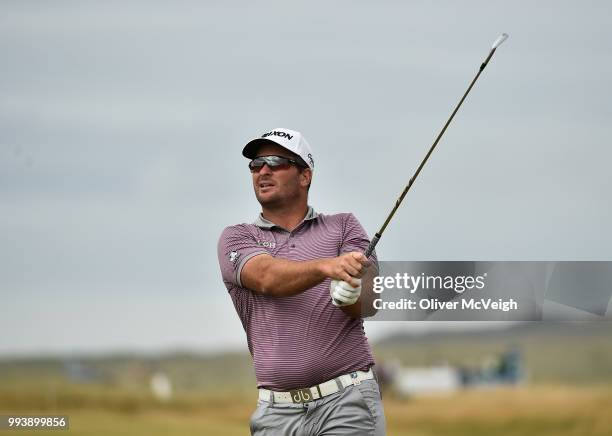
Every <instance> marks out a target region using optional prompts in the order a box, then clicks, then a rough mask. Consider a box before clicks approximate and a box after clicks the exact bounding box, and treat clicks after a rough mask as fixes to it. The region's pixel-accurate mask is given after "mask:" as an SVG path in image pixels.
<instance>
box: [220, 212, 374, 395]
mask: <svg viewBox="0 0 612 436" xmlns="http://www.w3.org/2000/svg"><path fill="white" fill-rule="evenodd" d="M368 244H369V239H368V236H367V234H366V233H365V231H364V230H363V228H362V227H361V224H359V221H357V219H356V218H355V217H354V216H353V215H352V214H350V213H341V214H336V215H323V214H317V213H316V212H315V211H314V210H313V209H312V208H311V207H309V208H308V213H307V215H306V217H305V218H304V220H303V221H302V222H301V223H300V224H299V225H298V226H297V227H296V228H295V229H294V230H293V231H292V232H289V231H287V230H285V229H283V228H281V227H279V226H276V225H275V224H274V223H272V222H270V221H267V220H266V219H264V218H263V217H262V216H261V215H260V216H259V217H258V219H257V220H256V221H255V223H253V224H238V225H235V226H230V227H226V228H225V229H224V230H223V232H222V233H221V237H220V238H219V245H218V256H219V264H220V266H221V275H222V277H223V282H224V283H225V286H226V287H227V290H228V292H229V294H230V296H231V298H232V301H233V302H234V306H235V308H236V312H237V313H238V316H239V317H240V321H241V322H242V326H243V327H244V330H245V331H246V335H247V342H248V346H249V351H250V352H251V355H252V357H253V365H254V367H255V376H256V377H257V387H260V388H267V389H272V390H276V391H287V390H291V389H295V388H303V387H308V386H314V385H316V384H319V383H322V382H324V381H327V380H330V379H333V378H334V377H337V376H339V375H341V374H346V373H349V372H352V371H358V370H367V369H368V368H369V367H370V366H372V365H373V364H374V358H373V356H372V350H371V349H370V345H369V344H368V341H367V338H366V336H365V332H364V330H363V321H362V320H361V319H353V318H350V317H349V316H348V315H346V314H345V313H344V312H343V311H342V310H341V309H339V308H337V307H335V306H334V305H332V303H331V298H330V295H329V283H330V279H326V280H324V281H323V282H322V283H320V284H318V285H317V286H314V287H312V288H310V289H307V290H306V291H304V292H302V293H300V294H297V295H292V296H290V297H282V298H279V297H270V296H265V295H261V294H257V293H255V292H252V291H250V290H249V289H246V288H244V287H243V286H242V283H241V281H240V272H241V270H242V267H243V266H244V264H245V263H246V262H247V261H248V260H249V259H250V258H252V257H253V256H257V255H258V254H262V253H267V254H270V255H272V256H274V257H278V258H283V259H289V260H296V261H304V260H312V259H319V258H326V257H336V256H339V255H340V254H342V253H347V252H349V251H361V252H364V251H365V250H366V248H367V246H368ZM370 260H371V261H373V262H375V266H377V264H376V255H375V254H373V255H372V256H371V258H370Z"/></svg>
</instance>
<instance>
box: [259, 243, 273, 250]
mask: <svg viewBox="0 0 612 436" xmlns="http://www.w3.org/2000/svg"><path fill="white" fill-rule="evenodd" d="M257 245H260V246H262V247H265V248H271V249H274V248H276V242H273V241H257Z"/></svg>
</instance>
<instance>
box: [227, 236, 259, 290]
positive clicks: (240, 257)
mask: <svg viewBox="0 0 612 436" xmlns="http://www.w3.org/2000/svg"><path fill="white" fill-rule="evenodd" d="M259 254H269V253H268V252H267V251H266V250H265V249H264V248H263V247H261V246H260V245H258V244H257V240H256V238H255V236H254V235H253V234H252V233H251V232H249V231H248V229H247V227H246V225H244V224H239V225H236V226H230V227H226V228H225V229H224V230H223V232H222V233H221V236H220V237H219V243H218V245H217V256H218V258H219V267H220V268H221V276H222V277H223V281H224V282H225V286H226V288H227V289H228V290H230V289H231V288H232V287H234V286H239V287H242V282H241V281H240V273H241V272H242V268H243V267H244V265H245V263H246V262H247V261H248V260H249V259H251V258H252V257H254V256H257V255H259Z"/></svg>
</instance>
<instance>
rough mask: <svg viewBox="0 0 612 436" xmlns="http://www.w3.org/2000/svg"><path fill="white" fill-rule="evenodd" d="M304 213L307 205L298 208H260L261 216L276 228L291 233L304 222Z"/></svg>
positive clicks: (306, 210)
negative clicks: (278, 227)
mask: <svg viewBox="0 0 612 436" xmlns="http://www.w3.org/2000/svg"><path fill="white" fill-rule="evenodd" d="M306 213H308V204H306V203H303V204H300V205H299V206H285V207H283V206H280V207H275V208H269V207H262V213H261V214H262V215H263V217H264V218H265V219H267V220H268V221H271V222H273V223H274V224H276V225H277V226H280V227H282V228H283V229H286V230H289V231H292V230H293V229H295V228H296V227H297V226H298V224H300V223H301V222H302V221H303V220H304V217H305V216H306Z"/></svg>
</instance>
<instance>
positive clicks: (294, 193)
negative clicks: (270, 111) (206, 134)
mask: <svg viewBox="0 0 612 436" xmlns="http://www.w3.org/2000/svg"><path fill="white" fill-rule="evenodd" d="M242 154H243V155H244V156H245V157H246V158H248V159H249V160H250V161H249V165H248V166H249V169H250V171H251V176H252V180H253V188H254V190H255V196H256V197H257V200H258V201H259V203H260V204H261V208H262V212H261V213H260V214H259V216H258V217H257V218H256V219H255V222H254V223H253V224H238V225H234V226H230V227H227V228H225V229H224V230H223V232H222V234H221V237H220V239H219V245H218V256H219V264H220V267H221V275H222V277H223V282H224V283H225V286H226V287H227V290H228V292H229V294H230V296H231V298H232V301H233V303H234V307H235V308H236V312H237V313H238V316H239V317H240V320H241V322H242V326H243V327H244V330H245V331H246V335H247V342H248V346H249V351H250V352H251V355H252V357H253V365H254V367H255V375H256V378H257V387H258V389H259V397H258V398H259V400H258V402H257V408H256V410H255V412H254V413H253V415H252V416H251V421H250V428H251V434H252V435H257V436H268V435H283V436H291V435H300V436H301V435H304V436H306V435H312V436H315V435H332V434H333V435H353V436H355V435H376V436H379V435H384V434H385V416H384V412H383V407H382V402H381V398H380V391H379V388H378V383H377V381H376V379H375V378H374V373H373V371H372V366H373V365H374V359H373V357H372V350H371V349H370V345H369V344H368V341H367V339H366V336H365V333H364V330H363V321H362V317H364V316H371V315H373V314H374V311H373V310H372V309H371V308H372V304H371V300H372V298H373V294H372V290H371V279H372V277H373V276H374V275H375V274H376V273H377V263H376V257H375V255H374V254H373V255H372V256H371V257H370V259H366V257H365V256H364V254H363V253H364V252H365V250H366V248H367V246H368V244H369V240H368V236H367V235H366V233H365V231H364V230H363V228H362V227H361V225H360V224H359V222H358V221H357V219H356V218H355V217H354V216H353V215H352V214H350V213H341V214H336V215H324V214H319V213H317V212H315V210H314V209H313V208H312V207H310V206H309V205H308V190H309V188H310V184H311V182H312V176H313V170H314V165H315V161H314V158H313V153H312V150H311V148H310V146H309V145H308V143H307V142H306V140H305V139H304V137H303V136H302V134H301V133H299V132H296V131H294V130H289V129H284V128H277V129H274V130H272V131H270V132H267V133H265V134H264V135H262V136H261V137H259V138H256V139H254V140H252V141H251V142H249V143H248V144H246V146H245V147H244V149H243V150H242ZM338 165H339V166H341V165H342V163H338ZM351 180H352V178H351ZM362 288H363V289H362Z"/></svg>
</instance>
